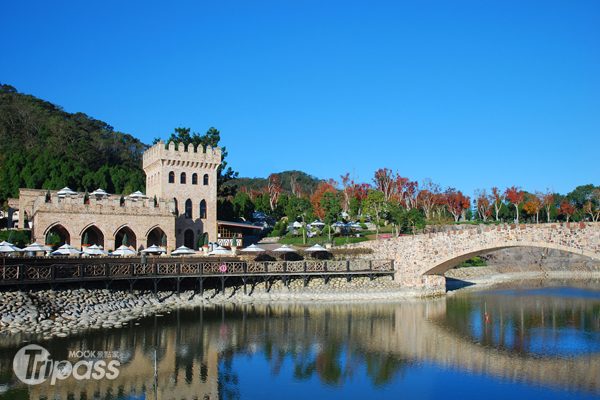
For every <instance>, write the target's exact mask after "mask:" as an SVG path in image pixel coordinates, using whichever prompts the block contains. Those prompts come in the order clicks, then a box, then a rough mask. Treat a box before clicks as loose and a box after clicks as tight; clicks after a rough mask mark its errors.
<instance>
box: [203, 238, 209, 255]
mask: <svg viewBox="0 0 600 400" xmlns="http://www.w3.org/2000/svg"><path fill="white" fill-rule="evenodd" d="M202 236H204V245H203V246H202V251H203V252H204V254H208V253H209V250H210V246H209V245H208V235H202Z"/></svg>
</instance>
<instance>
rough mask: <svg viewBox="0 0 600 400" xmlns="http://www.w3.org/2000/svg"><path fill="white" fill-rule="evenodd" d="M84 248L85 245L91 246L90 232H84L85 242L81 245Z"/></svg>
mask: <svg viewBox="0 0 600 400" xmlns="http://www.w3.org/2000/svg"><path fill="white" fill-rule="evenodd" d="M81 247H82V250H83V248H84V247H90V239H89V238H88V233H87V232H86V233H84V234H83V244H82V245H81Z"/></svg>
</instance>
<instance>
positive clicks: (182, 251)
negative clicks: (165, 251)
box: [171, 246, 196, 261]
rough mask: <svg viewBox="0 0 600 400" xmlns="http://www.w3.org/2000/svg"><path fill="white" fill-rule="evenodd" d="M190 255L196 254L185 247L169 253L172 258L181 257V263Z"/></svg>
mask: <svg viewBox="0 0 600 400" xmlns="http://www.w3.org/2000/svg"><path fill="white" fill-rule="evenodd" d="M190 254H196V252H195V251H194V250H192V249H190V248H189V247H186V246H179V247H178V248H177V249H175V250H173V251H172V252H171V255H172V256H181V261H183V260H184V259H185V256H186V255H190Z"/></svg>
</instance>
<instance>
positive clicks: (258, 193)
mask: <svg viewBox="0 0 600 400" xmlns="http://www.w3.org/2000/svg"><path fill="white" fill-rule="evenodd" d="M240 192H244V193H246V194H247V195H248V197H250V201H254V200H256V199H257V198H258V197H262V195H263V194H265V193H266V191H265V189H264V188H263V189H260V190H255V189H249V188H247V187H246V186H244V187H243V188H241V189H240Z"/></svg>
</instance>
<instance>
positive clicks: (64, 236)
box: [44, 224, 71, 249]
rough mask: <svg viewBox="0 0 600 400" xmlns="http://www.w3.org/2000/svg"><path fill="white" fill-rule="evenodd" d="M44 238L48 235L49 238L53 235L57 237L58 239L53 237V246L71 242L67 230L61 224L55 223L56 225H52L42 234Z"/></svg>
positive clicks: (56, 246)
mask: <svg viewBox="0 0 600 400" xmlns="http://www.w3.org/2000/svg"><path fill="white" fill-rule="evenodd" d="M44 236H45V239H46V240H47V239H48V236H50V237H51V238H53V237H57V238H58V241H56V240H55V239H54V244H53V248H55V249H56V248H58V247H60V246H62V245H63V244H65V243H66V244H71V234H70V233H69V231H68V230H67V229H66V228H65V227H64V226H62V225H61V224H56V225H52V226H51V227H50V228H49V229H48V230H47V231H46V234H45V235H44ZM46 240H45V241H44V243H47V242H46Z"/></svg>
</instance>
